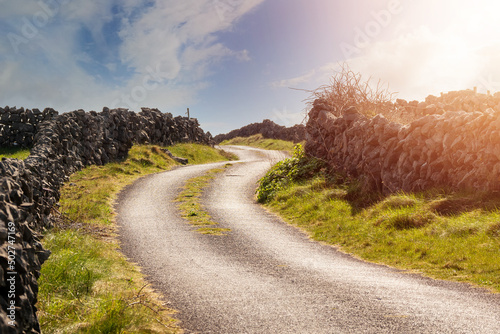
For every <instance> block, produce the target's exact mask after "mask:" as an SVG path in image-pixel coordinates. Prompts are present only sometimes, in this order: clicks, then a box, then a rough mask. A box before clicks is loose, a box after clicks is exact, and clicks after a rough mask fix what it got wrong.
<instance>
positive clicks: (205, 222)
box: [176, 163, 232, 235]
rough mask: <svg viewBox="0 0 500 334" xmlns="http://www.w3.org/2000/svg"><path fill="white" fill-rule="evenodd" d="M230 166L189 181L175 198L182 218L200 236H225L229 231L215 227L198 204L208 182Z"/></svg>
mask: <svg viewBox="0 0 500 334" xmlns="http://www.w3.org/2000/svg"><path fill="white" fill-rule="evenodd" d="M231 166H232V164H230V163H227V164H226V165H225V166H224V168H214V169H211V170H209V171H208V172H206V173H205V174H204V175H202V176H198V177H194V178H192V179H189V180H188V181H187V182H186V185H185V186H184V190H183V191H182V192H181V193H180V194H179V196H178V197H177V199H176V200H177V202H178V203H179V204H178V207H179V209H180V210H181V215H182V218H184V219H186V220H187V221H188V222H189V223H190V224H191V225H193V226H195V227H197V229H196V231H197V232H199V233H201V234H211V235H226V234H227V233H228V232H229V231H230V229H227V228H219V227H216V226H217V225H218V223H217V222H215V221H213V220H212V217H210V215H209V214H208V212H207V211H205V209H204V208H203V205H202V204H201V203H200V198H201V195H202V194H203V190H204V189H205V188H206V187H207V186H208V185H209V183H210V181H211V180H213V179H214V178H215V176H216V175H217V174H219V173H222V172H223V171H224V170H225V169H226V168H229V167H231Z"/></svg>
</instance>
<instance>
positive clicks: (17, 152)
mask: <svg viewBox="0 0 500 334" xmlns="http://www.w3.org/2000/svg"><path fill="white" fill-rule="evenodd" d="M28 155H30V150H29V149H27V148H7V147H0V159H1V158H13V159H20V160H24V159H26V158H27V157H28Z"/></svg>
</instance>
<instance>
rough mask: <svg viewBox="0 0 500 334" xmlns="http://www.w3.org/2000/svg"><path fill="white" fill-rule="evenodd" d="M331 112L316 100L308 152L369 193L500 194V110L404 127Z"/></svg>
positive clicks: (440, 116) (449, 114) (432, 117)
mask: <svg viewBox="0 0 500 334" xmlns="http://www.w3.org/2000/svg"><path fill="white" fill-rule="evenodd" d="M326 106H327V104H326V103H324V101H321V100H316V101H315V102H314V104H313V108H312V109H311V111H310V112H309V120H308V123H307V126H306V129H307V143H306V152H307V153H308V154H311V155H313V156H316V157H318V158H321V159H324V160H325V161H327V162H328V164H329V165H330V166H331V168H332V169H333V170H335V171H337V172H341V173H344V174H347V175H350V176H353V177H357V178H359V179H360V180H362V181H363V184H364V186H365V187H366V188H367V189H370V190H379V191H382V192H384V193H391V192H395V191H399V190H403V191H418V190H425V189H430V188H433V187H438V186H444V187H450V188H454V189H477V190H490V191H495V190H500V110H495V109H492V108H489V109H484V111H475V112H466V111H443V112H440V113H437V114H434V113H431V114H428V115H426V116H423V117H420V118H418V119H416V120H414V121H412V122H410V123H409V124H405V125H403V124H400V123H396V122H390V121H388V120H387V119H386V118H385V117H383V116H381V115H377V116H375V117H372V118H369V117H366V116H364V115H362V114H360V113H358V112H357V110H356V109H355V108H354V107H351V108H349V109H348V110H346V111H345V112H344V113H343V114H342V115H341V116H340V117H335V116H334V115H333V114H332V112H331V111H330V110H328V108H327V107H326Z"/></svg>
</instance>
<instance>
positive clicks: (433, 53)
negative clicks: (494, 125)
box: [0, 0, 500, 135]
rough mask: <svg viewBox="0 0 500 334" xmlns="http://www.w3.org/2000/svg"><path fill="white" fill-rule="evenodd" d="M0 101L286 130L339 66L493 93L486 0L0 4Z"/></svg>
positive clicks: (398, 82)
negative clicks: (265, 124)
mask: <svg viewBox="0 0 500 334" xmlns="http://www.w3.org/2000/svg"><path fill="white" fill-rule="evenodd" d="M0 9H1V10H0V105H2V106H7V105H8V106H17V107H25V108H39V109H43V108H45V107H51V108H54V109H56V110H58V111H59V112H60V113H62V112H68V111H72V110H76V109H84V110H86V111H90V110H96V111H101V110H102V108H103V107H104V106H107V107H110V108H116V107H123V108H128V109H130V110H135V111H140V108H141V107H150V108H158V109H160V110H161V111H163V112H171V113H172V114H174V115H185V114H186V109H187V108H189V109H190V115H191V116H192V117H196V118H197V119H198V120H199V122H200V124H201V127H202V128H203V129H204V130H205V131H210V132H211V133H212V134H213V135H216V134H219V133H226V132H229V131H231V130H233V129H236V128H240V127H242V126H244V125H247V124H249V123H253V122H261V121H262V120H263V119H271V120H273V121H275V122H276V123H278V124H281V125H286V126H291V125H293V124H296V123H300V122H302V121H303V119H304V118H305V115H306V112H307V104H306V102H305V100H307V99H308V98H309V97H310V96H311V91H312V90H314V89H316V88H318V87H320V86H322V85H324V84H328V82H329V80H330V78H331V77H332V76H334V75H335V73H336V71H338V70H339V66H340V64H344V63H345V64H348V65H349V67H350V68H351V69H352V70H353V71H355V72H359V73H360V74H361V75H362V76H363V78H365V79H366V80H368V79H369V78H371V82H374V83H377V82H378V81H379V80H380V82H382V83H383V84H384V85H386V87H387V88H388V90H389V91H391V92H394V93H395V94H394V97H395V98H403V99H406V100H423V99H425V97H426V96H427V95H430V94H433V95H439V94H440V92H447V91H452V90H461V89H472V88H473V87H478V90H479V91H480V92H486V91H488V90H489V91H491V92H496V91H499V90H500V34H499V32H500V20H498V18H497V17H498V13H499V12H500V3H498V2H497V1H494V0H476V1H470V0H468V1H465V0H419V1H412V0H18V1H13V0H0Z"/></svg>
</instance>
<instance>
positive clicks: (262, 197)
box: [257, 145, 500, 292]
mask: <svg viewBox="0 0 500 334" xmlns="http://www.w3.org/2000/svg"><path fill="white" fill-rule="evenodd" d="M257 198H258V199H259V201H260V202H262V203H265V204H266V205H267V206H268V207H269V208H270V209H271V210H272V211H274V212H275V213H278V214H280V215H281V216H283V217H284V218H285V219H286V220H287V221H289V222H290V223H291V224H293V225H296V226H298V227H300V228H301V229H303V230H305V231H306V232H307V233H308V234H309V235H311V237H312V238H313V239H315V240H318V241H322V242H326V243H328V244H332V245H337V246H340V247H341V249H342V250H343V251H345V252H347V253H351V254H353V255H355V256H357V257H360V258H362V259H365V260H368V261H372V262H376V263H382V264H386V265H390V266H394V267H397V268H400V269H406V270H410V271H413V272H419V273H423V274H425V275H428V276H430V277H434V278H439V279H447V280H454V281H460V282H469V283H473V284H477V285H479V286H482V287H486V288H489V289H491V290H492V291H496V292H500V261H499V259H500V195H499V194H492V193H481V192H452V191H447V190H443V189H434V190H432V191H427V192H422V193H397V194H393V195H391V196H388V197H384V196H382V195H381V194H379V193H373V192H366V191H365V190H364V189H363V187H362V186H361V183H360V182H359V181H357V180H355V179H349V178H346V177H343V176H341V175H332V174H330V173H328V172H327V171H326V170H325V168H324V166H323V165H322V164H321V162H318V161H317V160H315V159H313V158H309V157H307V156H306V155H305V154H303V152H302V150H301V147H300V146H299V145H297V147H296V149H295V152H294V155H293V157H292V158H289V159H286V160H284V161H282V162H280V163H278V164H276V165H275V166H274V167H273V168H272V169H271V170H270V171H269V172H268V173H267V174H266V176H264V177H263V178H262V179H261V180H260V182H259V188H258V190H257Z"/></svg>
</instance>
